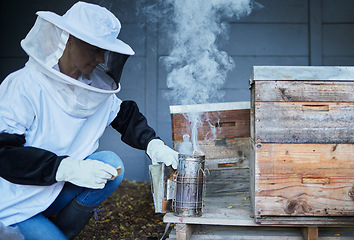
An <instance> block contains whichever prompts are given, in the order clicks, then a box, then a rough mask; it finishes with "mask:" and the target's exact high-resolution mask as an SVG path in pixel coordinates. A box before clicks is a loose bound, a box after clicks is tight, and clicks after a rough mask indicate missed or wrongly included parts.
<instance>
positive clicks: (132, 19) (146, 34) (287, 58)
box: [0, 0, 354, 181]
mask: <svg viewBox="0 0 354 240" xmlns="http://www.w3.org/2000/svg"><path fill="white" fill-rule="evenodd" d="M74 2H75V1H72V0H62V1H54V0H12V1H1V3H0V4H1V10H0V11H1V12H0V18H1V20H0V31H1V40H0V41H1V44H0V46H1V51H0V77H1V79H3V78H4V77H5V76H6V75H7V74H9V73H10V72H12V71H14V70H15V69H18V68H20V67H22V66H23V64H24V63H25V61H26V59H27V57H26V55H25V54H24V52H23V51H22V50H21V48H20V46H19V41H20V40H21V39H22V38H24V36H25V35H26V33H27V32H28V30H29V29H30V28H31V26H32V25H33V23H34V21H35V15H34V14H35V12H36V11H37V10H50V11H54V12H57V13H59V14H63V13H64V12H65V11H66V10H67V9H68V8H69V7H70V6H71V5H72V4H73V3H74ZM90 2H100V3H102V4H103V5H105V6H107V7H110V9H111V11H112V12H114V13H115V14H116V15H117V16H118V18H119V19H120V20H121V22H122V25H123V28H122V31H121V34H120V38H121V39H122V40H124V41H126V42H127V43H129V44H130V45H131V46H132V47H133V49H134V50H135V52H136V55H135V56H133V57H131V58H130V59H129V60H128V63H127V65H126V68H125V71H124V73H123V77H122V87H123V89H122V91H121V92H120V93H119V94H118V96H119V97H120V98H121V99H123V100H125V99H132V100H135V101H136V102H137V103H138V104H139V106H140V108H141V111H142V112H143V113H144V114H145V115H146V117H147V118H148V120H149V123H150V125H151V126H153V127H154V128H155V129H156V131H157V132H158V135H159V136H161V137H162V138H163V139H164V140H165V141H166V143H167V144H168V145H169V146H171V122H170V115H169V102H168V101H167V100H165V99H164V98H163V97H162V92H163V91H164V90H166V89H167V87H166V77H167V72H166V70H165V67H164V65H163V64H162V61H161V60H162V59H163V58H164V57H165V56H167V55H168V54H169V50H170V45H169V43H170V42H169V40H168V39H167V38H166V37H165V33H164V32H163V31H161V30H160V29H159V26H160V24H158V23H148V22H147V21H146V20H145V17H146V16H145V15H143V14H137V12H138V11H137V8H136V5H135V2H136V1H133V0H112V1H106V0H103V1H90ZM257 2H259V3H261V4H262V5H263V6H264V8H263V9H260V10H257V11H254V12H253V13H252V14H251V15H250V16H248V17H244V18H241V19H239V20H238V19H231V20H230V26H229V40H228V42H227V43H226V44H224V45H223V46H222V49H223V50H225V51H227V52H228V53H229V54H230V55H231V56H232V58H233V59H234V61H235V63H236V67H235V69H234V70H233V71H232V72H230V74H229V76H228V79H227V81H226V83H225V85H224V86H223V89H222V90H223V91H225V92H226V95H225V98H224V99H223V100H222V101H224V102H233V101H248V100H249V98H250V94H249V89H248V78H249V76H250V74H251V67H252V66H254V65H305V66H306V65H344V66H349V65H353V63H354V45H353V44H352V43H353V42H354V31H353V30H354V14H353V12H354V11H353V10H354V1H350V0H337V1H335V0H287V1H284V0H258V1H257ZM145 23H146V24H145ZM100 149H110V150H113V151H115V152H117V153H118V154H119V155H120V156H121V158H122V159H123V161H124V163H125V166H126V178H127V179H134V180H137V181H142V180H148V179H149V177H148V170H147V169H148V164H149V160H148V159H147V157H146V156H145V153H144V152H143V151H139V150H135V149H132V148H130V147H129V146H127V145H125V144H122V143H121V142H120V135H119V134H118V133H116V132H115V131H114V130H112V129H110V128H109V129H107V132H106V133H105V135H104V136H103V138H102V140H101V146H100Z"/></svg>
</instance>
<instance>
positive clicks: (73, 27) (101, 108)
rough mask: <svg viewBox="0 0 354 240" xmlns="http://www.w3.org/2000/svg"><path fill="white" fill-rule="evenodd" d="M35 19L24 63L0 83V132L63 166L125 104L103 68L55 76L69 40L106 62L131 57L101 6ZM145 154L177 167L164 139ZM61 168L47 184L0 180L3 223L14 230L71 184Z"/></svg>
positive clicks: (86, 149) (94, 143) (83, 152)
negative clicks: (102, 53)
mask: <svg viewBox="0 0 354 240" xmlns="http://www.w3.org/2000/svg"><path fill="white" fill-rule="evenodd" d="M37 15H38V18H37V20H36V22H35V25H34V26H33V28H32V29H31V31H30V32H29V33H28V35H27V36H26V38H25V39H24V40H23V41H22V42H21V46H22V48H23V49H24V50H25V51H26V53H27V54H28V55H29V60H28V62H27V63H26V65H25V67H24V68H22V69H20V70H18V71H16V72H14V73H12V74H10V75H9V76H8V77H7V78H6V79H5V80H4V81H3V83H2V84H1V85H0V133H2V134H4V133H6V134H9V135H11V136H14V135H24V136H25V143H24V147H34V148H40V149H44V150H46V151H50V152H52V153H54V154H55V155H57V156H66V157H67V158H64V159H63V160H62V162H61V163H63V162H64V161H65V160H72V159H80V161H81V159H84V158H85V157H87V156H88V155H90V154H92V153H93V152H94V151H95V150H96V149H97V148H98V140H99V138H100V137H101V136H102V134H103V132H104V131H105V129H106V127H107V126H108V125H110V124H111V123H112V121H113V120H114V119H115V118H116V117H117V114H118V113H119V111H120V109H121V104H122V101H121V100H120V99H118V98H117V96H116V95H115V94H116V93H118V92H119V90H120V83H119V79H118V81H117V80H116V79H114V77H113V78H112V77H110V76H109V75H107V74H106V70H107V64H106V65H104V66H100V67H96V68H95V70H94V71H93V72H92V73H90V74H82V75H81V76H80V77H79V78H78V79H73V78H71V77H69V76H67V75H65V74H63V73H61V72H60V70H59V66H58V61H59V59H60V57H61V56H62V55H63V52H64V49H65V47H66V43H67V41H68V38H69V35H73V36H75V37H76V38H78V39H81V40H83V41H85V42H87V43H89V44H91V45H94V46H98V47H100V48H102V49H105V50H108V51H107V53H106V59H108V58H109V54H110V53H111V52H117V53H120V54H123V55H133V54H134V51H133V50H132V49H131V48H130V47H129V46H128V45H127V44H125V43H124V42H122V41H121V40H119V39H117V36H118V34H119V31H120V28H121V25H120V22H119V21H118V19H117V18H116V17H115V16H114V15H113V14H112V13H110V12H109V11H108V10H106V9H105V8H101V7H98V6H96V5H95V7H93V5H91V4H87V3H83V2H78V3H77V4H75V5H74V6H73V7H72V8H71V9H69V11H68V12H67V13H66V14H65V15H63V16H58V15H56V14H54V13H52V12H38V13H37ZM83 22H84V23H85V24H82V23H83ZM127 138H132V136H128V137H127ZM127 142H130V140H129V141H128V140H127ZM128 144H129V143H128ZM0 146H1V144H0ZM132 146H133V145H132ZM134 146H135V145H134ZM137 147H139V146H137ZM139 148H140V149H144V148H145V147H139ZM145 150H146V151H147V154H148V155H149V157H150V158H151V159H152V161H153V163H155V164H156V163H157V162H165V163H166V165H171V164H172V165H173V167H174V168H176V167H177V165H176V164H177V153H176V152H174V151H173V150H172V149H170V148H168V147H167V146H166V145H164V143H163V142H162V141H161V140H159V139H152V140H150V141H149V143H148V145H147V147H146V149H145ZM68 156H70V158H69V157H68ZM28 157H29V158H30V156H28ZM77 161H78V162H79V160H77ZM23 162H24V164H25V162H26V159H24V160H23ZM66 164H68V161H66ZM63 165H64V164H62V165H59V167H58V166H57V167H58V172H57V173H56V181H58V182H55V183H53V184H50V185H43V186H42V185H40V184H38V185H36V184H33V185H31V184H26V185H23V184H18V183H13V182H12V181H11V178H9V179H10V180H9V179H5V178H4V177H3V176H2V175H0V189H1V192H2V196H1V198H0V222H2V223H3V224H5V225H6V226H8V225H12V224H14V223H18V222H21V221H23V220H26V219H28V218H30V217H32V216H34V215H36V214H38V213H40V212H42V211H44V210H45V209H47V208H48V207H49V206H50V205H51V204H52V203H53V201H54V200H55V199H56V197H57V196H58V195H59V193H60V192H61V190H62V188H63V185H64V181H71V180H72V179H70V177H69V176H67V174H65V173H63V172H64V171H74V170H75V166H76V165H75V166H72V167H61V166H63ZM69 166H70V165H69ZM76 167H77V166H76ZM100 167H101V166H100ZM0 168H1V166H0ZM102 168H104V167H103V166H102ZM60 171H62V172H60ZM78 171H79V170H78ZM81 171H82V170H81ZM107 171H109V170H107ZM1 174H5V173H1ZM111 174H112V175H114V173H111ZM80 181H81V183H82V186H85V183H84V182H83V180H82V179H81V180H78V184H79V183H80ZM72 182H73V181H72ZM73 183H74V184H75V183H76V182H73Z"/></svg>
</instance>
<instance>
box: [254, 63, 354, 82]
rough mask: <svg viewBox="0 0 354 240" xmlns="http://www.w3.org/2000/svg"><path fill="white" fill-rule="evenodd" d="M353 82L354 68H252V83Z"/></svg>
mask: <svg viewBox="0 0 354 240" xmlns="http://www.w3.org/2000/svg"><path fill="white" fill-rule="evenodd" d="M267 80H271V81H354V67H339V66H254V67H253V69H252V75H251V78H250V85H251V84H252V83H253V82H254V81H267Z"/></svg>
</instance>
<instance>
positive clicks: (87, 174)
mask: <svg viewBox="0 0 354 240" xmlns="http://www.w3.org/2000/svg"><path fill="white" fill-rule="evenodd" d="M117 175H118V173H117V170H116V169H115V168H114V167H112V166H111V165H109V164H106V163H103V162H100V161H97V160H91V159H86V160H77V159H74V158H71V157H67V158H64V159H63V160H62V161H61V163H60V164H59V167H58V170H57V174H56V176H55V179H56V180H57V181H58V182H60V181H67V182H71V183H73V184H75V185H77V186H80V187H86V188H93V189H102V188H104V186H105V184H106V182H107V180H108V179H110V178H111V177H112V176H117Z"/></svg>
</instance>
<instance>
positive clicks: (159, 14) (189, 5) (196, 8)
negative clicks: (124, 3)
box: [141, 0, 254, 151]
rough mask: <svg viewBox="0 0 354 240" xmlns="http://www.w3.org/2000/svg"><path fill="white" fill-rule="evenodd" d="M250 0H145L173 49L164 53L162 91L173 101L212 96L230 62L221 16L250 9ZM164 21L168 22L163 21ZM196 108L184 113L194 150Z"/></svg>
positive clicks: (212, 98) (216, 93) (197, 100)
mask: <svg viewBox="0 0 354 240" xmlns="http://www.w3.org/2000/svg"><path fill="white" fill-rule="evenodd" d="M253 6H254V2H253V0H158V1H154V4H147V1H144V5H142V6H141V7H142V8H141V10H142V9H144V10H143V11H145V13H146V14H147V16H148V17H149V18H150V20H151V21H153V22H159V24H160V26H163V24H161V21H165V23H166V26H168V28H166V29H165V30H166V31H167V32H168V36H169V37H170V39H171V41H170V42H171V45H172V50H171V52H170V54H169V55H168V56H167V57H165V58H164V64H165V66H166V69H167V72H168V76H167V87H168V89H169V90H168V91H166V92H165V93H164V97H165V98H167V99H168V100H169V101H170V102H171V103H172V104H175V105H192V104H205V103H211V102H217V101H219V100H220V99H221V98H222V97H223V92H222V91H220V89H221V87H222V86H223V84H224V82H225V81H226V78H227V73H228V72H229V71H230V70H232V69H233V68H234V66H235V63H234V61H233V59H232V58H231V57H230V56H229V55H228V53H227V52H225V51H221V50H220V49H219V47H220V46H219V43H220V42H222V41H225V40H227V36H228V25H227V22H226V20H227V19H229V18H232V17H237V18H240V17H242V16H247V15H249V14H250V13H251V11H252V9H253ZM167 22H168V23H167ZM200 115H201V113H199V112H191V113H187V114H186V118H187V119H188V120H189V121H190V123H191V126H192V137H191V140H192V142H193V150H194V151H200V150H199V147H198V146H197V144H196V142H197V129H198V127H200V126H201V125H202V123H201V120H200Z"/></svg>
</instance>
